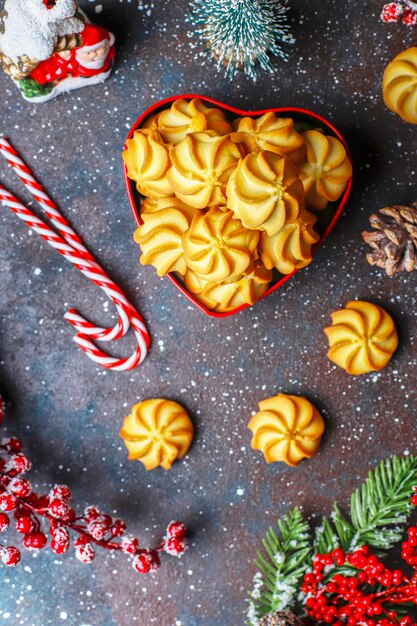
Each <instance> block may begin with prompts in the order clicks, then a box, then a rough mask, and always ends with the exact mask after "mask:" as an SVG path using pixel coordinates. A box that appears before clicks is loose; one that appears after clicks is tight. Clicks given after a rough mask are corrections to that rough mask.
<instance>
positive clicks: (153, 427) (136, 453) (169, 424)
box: [120, 398, 193, 471]
mask: <svg viewBox="0 0 417 626" xmlns="http://www.w3.org/2000/svg"><path fill="white" fill-rule="evenodd" d="M120 436H121V438H122V439H123V441H124V443H125V446H126V448H127V449H128V452H129V457H128V458H129V459H130V460H137V461H140V462H141V463H143V464H144V466H145V467H146V469H147V470H148V471H149V470H152V469H154V468H155V467H158V466H159V465H160V466H161V467H163V468H164V469H165V470H168V469H170V467H171V466H172V464H173V462H174V461H175V460H177V459H182V458H183V457H184V456H185V455H186V454H187V452H188V450H189V448H190V445H191V442H192V439H193V424H192V422H191V420H190V418H189V416H188V414H187V413H186V411H185V410H184V409H183V408H182V406H180V405H179V404H177V403H176V402H173V401H172V400H164V399H162V398H155V399H151V400H145V401H144V402H139V403H138V404H135V405H134V406H133V407H132V412H131V413H130V415H128V416H127V417H125V419H124V422H123V427H122V429H121V431H120Z"/></svg>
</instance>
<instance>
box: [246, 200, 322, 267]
mask: <svg viewBox="0 0 417 626" xmlns="http://www.w3.org/2000/svg"><path fill="white" fill-rule="evenodd" d="M316 220H317V218H316V216H315V215H313V213H309V211H306V210H302V211H301V213H300V215H299V217H298V218H297V219H296V220H295V221H294V222H292V223H291V224H286V225H285V226H284V227H283V228H282V229H281V230H280V232H279V233H277V234H276V235H273V236H272V237H269V236H268V235H267V233H262V235H261V239H260V241H259V246H258V250H259V254H260V257H261V259H262V261H263V263H264V264H265V267H267V268H268V269H272V268H273V267H275V268H276V269H277V270H278V271H279V272H281V274H290V273H291V272H293V271H294V270H295V269H301V268H302V267H305V266H306V265H308V264H309V263H311V260H312V258H313V257H312V246H313V245H314V244H315V243H317V241H318V240H319V238H320V237H319V235H318V234H317V233H316V231H315V230H314V228H313V226H314V224H315V222H316Z"/></svg>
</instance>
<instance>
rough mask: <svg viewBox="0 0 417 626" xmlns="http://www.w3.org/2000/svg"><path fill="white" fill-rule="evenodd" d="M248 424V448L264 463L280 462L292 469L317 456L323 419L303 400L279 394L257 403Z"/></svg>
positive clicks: (322, 429)
mask: <svg viewBox="0 0 417 626" xmlns="http://www.w3.org/2000/svg"><path fill="white" fill-rule="evenodd" d="M259 409H260V410H259V412H258V413H257V414H256V415H254V416H253V417H252V418H251V420H250V421H249V424H248V428H249V430H251V431H252V433H253V437H252V441H251V446H252V448H254V449H255V450H260V451H261V452H262V453H263V455H264V457H265V461H266V462H267V463H274V462H275V461H283V462H284V463H286V464H287V465H291V466H295V465H298V464H299V462H300V461H301V460H302V459H303V458H308V459H309V458H311V457H313V456H314V455H315V454H317V452H318V450H319V448H320V443H321V437H322V435H323V433H324V430H325V424H324V419H323V418H322V416H321V414H320V413H319V411H318V410H317V409H316V407H315V406H314V405H313V404H312V403H311V402H310V401H309V400H307V398H303V397H301V396H288V395H286V394H283V393H280V394H278V395H277V396H274V397H273V398H268V399H267V400H262V401H261V402H259Z"/></svg>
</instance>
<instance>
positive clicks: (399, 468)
mask: <svg viewBox="0 0 417 626" xmlns="http://www.w3.org/2000/svg"><path fill="white" fill-rule="evenodd" d="M416 483H417V457H414V456H408V457H403V458H398V457H392V458H390V459H386V460H385V461H382V462H381V463H380V464H379V465H378V466H377V467H376V468H375V469H374V470H373V471H372V472H369V474H368V478H367V479H366V481H365V482H364V483H363V485H362V486H361V487H360V488H359V489H356V490H355V491H354V492H353V494H352V496H351V500H350V516H349V518H348V517H346V516H345V515H344V514H343V512H342V510H341V509H340V508H339V506H338V505H337V504H334V506H333V509H332V513H331V515H330V518H327V517H324V518H323V520H322V524H321V526H320V527H319V528H317V529H316V532H315V538H314V541H313V540H312V535H311V532H310V526H309V524H308V522H305V521H304V520H303V518H302V515H301V513H300V510H299V509H298V508H295V509H293V510H292V511H291V512H290V513H289V514H288V515H286V516H284V517H283V518H282V519H281V520H279V521H278V528H279V536H278V535H277V534H276V533H275V532H274V530H273V529H272V528H270V529H269V530H268V532H267V534H266V537H265V539H264V540H263V541H262V544H263V547H264V551H265V552H264V553H258V560H257V561H256V565H257V567H258V568H259V572H258V574H257V575H256V577H255V586H254V589H253V591H252V593H251V594H250V596H249V612H248V620H249V624H250V625H251V626H256V625H257V624H258V620H259V618H260V617H262V616H263V615H267V614H269V613H274V612H276V611H283V610H292V611H293V612H295V613H297V614H300V613H301V607H299V606H297V595H298V592H299V588H300V583H301V580H302V578H303V576H304V574H305V572H306V571H307V570H308V569H309V568H310V567H311V560H312V556H313V554H317V553H318V554H326V553H328V552H331V551H333V550H334V549H336V548H338V547H340V548H342V549H343V550H344V551H345V552H352V551H353V550H355V549H356V548H358V547H359V546H362V545H365V544H366V545H368V546H369V547H371V548H374V549H376V550H377V551H378V552H379V554H384V553H385V552H386V551H387V550H389V549H390V548H392V547H393V546H394V545H395V544H396V543H397V542H399V541H400V540H401V538H402V534H403V527H404V524H405V523H406V522H407V518H408V516H409V514H410V512H411V510H412V508H413V507H412V505H411V504H410V498H411V495H412V493H413V489H412V488H413V487H414V486H415V485H416Z"/></svg>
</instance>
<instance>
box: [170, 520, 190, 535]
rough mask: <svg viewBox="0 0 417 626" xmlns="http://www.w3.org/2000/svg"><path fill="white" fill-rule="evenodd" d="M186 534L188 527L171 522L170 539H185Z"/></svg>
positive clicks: (180, 523)
mask: <svg viewBox="0 0 417 626" xmlns="http://www.w3.org/2000/svg"><path fill="white" fill-rule="evenodd" d="M186 532H187V527H186V526H185V524H182V522H170V524H169V525H168V528H167V535H168V537H173V538H174V539H183V538H184V537H185V533H186Z"/></svg>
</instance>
